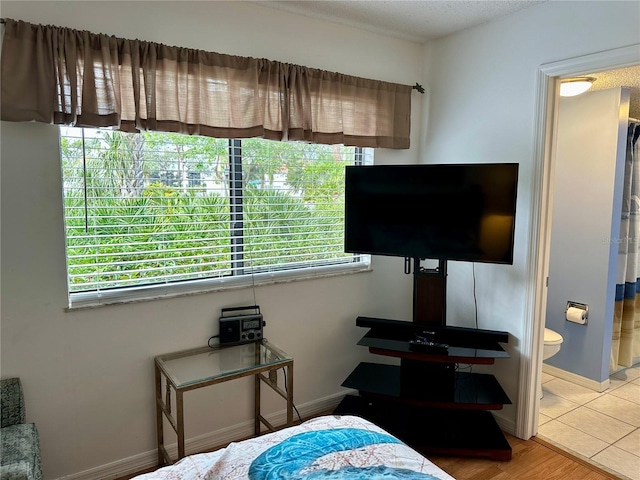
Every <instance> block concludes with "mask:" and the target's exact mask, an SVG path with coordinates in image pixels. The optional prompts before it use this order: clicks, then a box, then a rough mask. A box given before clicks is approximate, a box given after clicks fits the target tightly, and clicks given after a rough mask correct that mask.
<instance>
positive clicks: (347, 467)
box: [134, 415, 453, 480]
mask: <svg viewBox="0 0 640 480" xmlns="http://www.w3.org/2000/svg"><path fill="white" fill-rule="evenodd" d="M204 479H224V480H239V479H244V480H298V479H305V480H325V479H327V480H338V479H339V480H355V479H367V480H370V479H371V480H396V479H406V480H453V477H451V476H449V475H448V474H446V473H445V472H444V471H442V470H441V469H440V468H438V467H437V466H435V465H434V464H433V463H431V462H430V461H429V460H427V459H426V458H425V457H423V456H422V455H420V454H418V453H417V452H416V451H415V450H413V449H411V448H409V447H408V446H406V445H405V444H404V443H402V442H401V441H400V440H398V439H397V438H395V437H393V436H392V435H390V434H388V433H387V432H385V431H384V430H382V429H381V428H379V427H377V426H375V425H373V424H372V423H370V422H368V421H366V420H363V419H362V418H359V417H353V416H333V415H332V416H325V417H319V418H315V419H312V420H309V421H307V422H304V423H303V424H301V425H298V426H295V427H291V428H286V429H283V430H279V431H277V432H274V433H270V434H267V435H263V436H260V437H257V438H252V439H250V440H245V441H243V442H237V443H231V444H230V445H229V446H227V447H226V448H223V449H220V450H217V451H215V452H210V453H202V454H197V455H191V456H188V457H186V458H184V459H182V460H181V461H180V462H178V463H176V464H175V465H172V466H170V467H164V468H161V469H159V470H157V471H155V472H153V473H148V474H145V475H141V476H138V477H136V478H135V479H134V480H204Z"/></svg>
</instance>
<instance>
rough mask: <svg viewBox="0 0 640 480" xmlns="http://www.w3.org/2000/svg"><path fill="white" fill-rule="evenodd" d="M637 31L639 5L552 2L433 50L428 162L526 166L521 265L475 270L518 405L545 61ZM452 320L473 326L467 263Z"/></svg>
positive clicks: (482, 320)
mask: <svg viewBox="0 0 640 480" xmlns="http://www.w3.org/2000/svg"><path fill="white" fill-rule="evenodd" d="M638 25H640V3H638V2H609V1H602V2H600V1H592V2H590V1H587V2H573V1H572V2H563V1H552V2H548V3H544V4H541V5H537V6H535V7H532V8H529V9H526V10H523V11H521V12H518V13H516V14H514V15H511V16H509V17H504V18H502V19H500V20H498V21H495V22H491V23H487V24H484V25H481V26H479V27H477V28H474V29H470V30H467V31H465V32H461V33H459V34H457V35H453V36H450V37H446V38H444V39H441V40H439V41H436V42H434V43H433V44H431V45H430V49H429V50H428V53H429V56H428V57H427V58H426V60H425V65H426V66H427V67H426V68H425V87H426V88H427V89H428V92H429V106H428V108H429V111H428V113H425V118H427V119H428V121H425V123H426V124H428V129H426V133H425V134H424V139H423V146H422V148H421V151H420V158H421V162H424V163H439V162H470V163H475V162H478V163H479V162H519V163H520V180H519V186H518V204H517V209H518V211H517V214H516V234H515V258H514V264H513V265H511V266H499V265H485V264H478V265H476V268H475V270H476V290H477V298H478V313H479V322H478V323H479V326H480V328H492V329H498V330H506V331H508V332H510V334H511V341H510V343H509V345H508V351H509V352H510V353H511V355H512V358H511V359H509V360H506V361H498V362H497V363H496V365H495V366H494V367H492V368H491V369H490V370H491V371H492V372H496V373H497V376H498V380H499V381H500V383H501V384H502V385H503V387H504V388H505V390H506V392H507V394H508V395H509V397H510V398H511V399H512V401H514V402H515V401H516V400H517V393H518V382H519V378H518V375H517V373H516V372H518V371H519V361H520V360H521V359H520V348H521V344H522V343H521V342H522V339H523V338H524V335H525V332H523V326H524V322H523V317H524V315H525V308H526V305H527V303H526V302H527V298H526V295H525V292H526V290H527V289H528V288H530V285H528V281H529V272H528V271H527V268H528V267H527V265H528V261H529V258H528V249H529V237H530V235H531V230H532V219H531V218H530V215H531V196H532V193H533V192H532V191H531V185H532V178H533V177H532V175H533V172H532V168H533V156H534V145H535V138H534V129H535V125H534V121H535V115H536V108H537V104H536V102H537V99H536V91H537V85H536V81H537V80H536V79H537V74H538V70H539V68H540V66H541V65H542V64H545V63H548V62H554V61H559V60H563V59H568V58H573V57H576V56H580V55H585V54H589V53H594V52H601V51H604V50H608V49H613V48H618V47H622V46H627V45H631V44H637V43H640V29H639V28H638ZM537 321H542V320H541V319H538V320H537ZM448 322H449V323H451V324H456V325H463V326H473V325H474V302H473V276H472V266H471V265H470V264H466V263H462V262H450V264H449V277H448ZM474 370H476V368H474ZM477 370H478V371H480V369H477ZM517 408H518V407H517V405H514V406H511V407H506V408H505V409H504V410H501V411H499V412H496V414H497V416H498V417H499V418H500V420H501V423H502V424H508V423H509V422H513V421H514V419H515V418H516V413H517Z"/></svg>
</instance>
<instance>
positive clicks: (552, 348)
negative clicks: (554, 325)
mask: <svg viewBox="0 0 640 480" xmlns="http://www.w3.org/2000/svg"><path fill="white" fill-rule="evenodd" d="M561 345H562V335H560V334H559V333H558V332H554V331H553V330H551V329H550V328H546V327H545V329H544V347H543V348H542V360H546V359H547V358H550V357H553V356H554V355H555V354H556V353H558V352H559V351H560V346H561Z"/></svg>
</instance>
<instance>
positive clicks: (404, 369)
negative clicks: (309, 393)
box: [335, 317, 511, 461]
mask: <svg viewBox="0 0 640 480" xmlns="http://www.w3.org/2000/svg"><path fill="white" fill-rule="evenodd" d="M357 325H359V326H365V327H370V328H371V329H370V330H369V332H367V334H366V335H365V336H364V337H363V338H362V339H361V340H360V342H358V345H362V346H366V347H368V348H369V350H370V352H372V353H375V354H379V355H383V356H392V357H398V358H400V365H386V364H377V363H369V362H362V363H360V364H359V365H358V366H356V368H355V369H354V370H353V371H352V373H351V374H350V375H349V376H348V377H347V379H346V380H345V381H344V382H343V383H342V386H344V387H347V388H351V389H354V390H357V391H358V393H359V396H355V395H348V396H346V397H345V399H344V400H343V401H342V402H341V403H340V405H338V407H337V408H336V410H335V413H337V414H352V415H359V416H362V417H364V418H367V419H368V420H370V421H372V422H374V423H376V424H378V425H380V426H381V427H383V428H385V429H387V430H388V431H390V432H391V433H392V434H394V435H396V436H397V437H398V438H400V439H401V440H403V441H404V442H406V443H407V444H409V445H410V446H412V447H413V448H415V449H416V450H419V451H421V452H423V453H425V454H428V453H437V454H453V455H463V456H476V457H488V458H490V459H493V460H499V461H503V460H509V459H511V446H510V445H509V442H507V440H506V438H505V437H504V434H503V433H502V431H501V430H500V428H499V427H498V425H497V423H496V421H495V419H494V417H493V415H492V414H491V412H490V411H489V410H499V409H501V408H502V407H503V405H505V404H510V403H511V401H510V399H509V397H508V396H507V395H506V393H505V392H504V390H503V389H502V387H501V386H500V384H499V383H498V381H497V380H496V378H495V377H494V376H493V375H490V374H486V373H473V372H471V371H467V370H469V369H468V368H464V369H460V368H459V364H467V365H474V364H475V365H478V364H479V365H491V364H493V363H494V361H495V360H496V359H501V358H508V357H509V354H508V353H506V352H505V351H504V349H503V348H502V346H501V345H500V344H499V342H502V343H505V342H507V340H508V335H507V334H506V332H494V331H487V330H475V329H461V328H457V327H437V328H436V329H435V330H436V331H435V332H434V331H430V333H432V334H434V335H435V337H436V338H437V339H438V341H442V342H443V343H445V342H446V343H447V344H449V348H448V349H447V350H446V351H444V352H442V351H434V352H423V351H420V352H417V351H412V350H411V348H410V346H409V340H410V339H411V338H413V337H414V336H415V335H416V333H422V330H423V329H424V328H425V326H424V325H420V324H416V323H410V322H398V321H394V320H381V319H370V318H366V317H358V320H357ZM432 330H433V329H432Z"/></svg>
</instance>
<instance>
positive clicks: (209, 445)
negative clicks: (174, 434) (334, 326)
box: [57, 392, 345, 480]
mask: <svg viewBox="0 0 640 480" xmlns="http://www.w3.org/2000/svg"><path fill="white" fill-rule="evenodd" d="M344 396H345V392H341V393H335V394H333V395H329V396H328V397H324V398H320V399H318V400H313V401H311V402H308V403H305V404H302V405H298V406H297V408H298V411H299V412H300V416H301V417H302V418H306V417H311V416H313V415H317V414H319V413H322V412H326V411H328V410H332V409H333V408H335V407H336V406H337V405H338V404H339V403H340V402H341V401H342V399H343V398H344ZM265 418H266V419H267V420H268V421H269V423H271V424H272V425H274V426H278V425H283V424H284V423H285V422H286V420H287V413H286V410H282V411H279V412H275V413H273V414H270V415H265ZM295 418H296V415H295V413H294V419H295ZM252 436H253V420H249V421H246V422H243V423H239V424H236V425H232V426H230V427H226V428H222V429H220V430H216V431H215V432H210V433H206V434H204V435H199V436H197V437H193V438H187V439H185V450H186V452H187V454H190V453H194V452H203V451H206V450H211V449H213V448H215V447H217V446H219V445H223V444H226V443H230V442H233V441H237V440H238V439H242V438H247V437H252ZM166 448H167V452H168V453H169V455H171V458H176V457H177V453H178V445H177V443H174V444H172V445H167V446H166ZM156 465H158V452H157V450H151V451H148V452H144V453H139V454H137V455H134V456H132V457H128V458H124V459H122V460H117V461H115V462H111V463H108V464H106V465H100V466H99V467H95V468H91V469H89V470H84V471H82V472H78V473H74V474H72V475H66V476H64V477H60V478H58V479H57V480H112V479H114V478H118V477H123V476H125V475H132V474H134V473H136V472H140V471H142V470H146V469H149V468H153V467H155V466H156Z"/></svg>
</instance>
